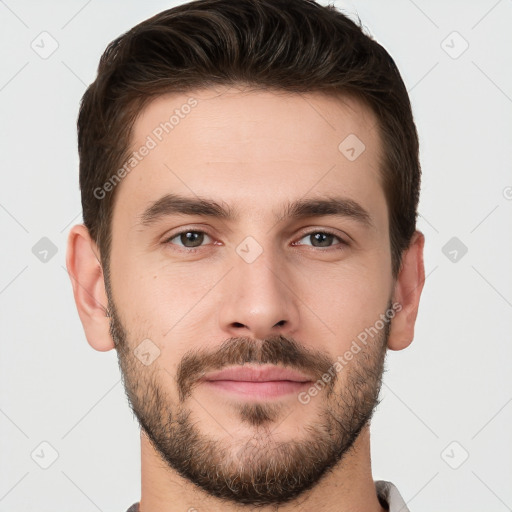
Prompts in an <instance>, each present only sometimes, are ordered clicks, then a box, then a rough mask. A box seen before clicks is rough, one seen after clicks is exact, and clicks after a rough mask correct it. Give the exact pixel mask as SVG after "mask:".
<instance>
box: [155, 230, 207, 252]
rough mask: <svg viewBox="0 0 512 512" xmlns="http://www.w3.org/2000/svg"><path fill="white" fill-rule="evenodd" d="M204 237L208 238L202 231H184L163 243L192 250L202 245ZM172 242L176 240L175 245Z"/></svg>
mask: <svg viewBox="0 0 512 512" xmlns="http://www.w3.org/2000/svg"><path fill="white" fill-rule="evenodd" d="M205 237H207V238H210V237H209V235H208V234H206V233H205V232H204V231H195V230H192V229H188V230H186V231H180V232H179V233H175V234H174V235H172V236H171V237H170V238H168V239H167V240H165V242H164V243H166V244H172V245H178V246H181V247H185V248H186V249H194V248H196V247H200V246H201V245H202V244H203V242H204V240H205ZM173 240H177V243H175V242H173Z"/></svg>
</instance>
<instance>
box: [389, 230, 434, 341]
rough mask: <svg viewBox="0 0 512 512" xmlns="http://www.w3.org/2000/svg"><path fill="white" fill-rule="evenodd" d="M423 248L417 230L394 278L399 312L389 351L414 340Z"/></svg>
mask: <svg viewBox="0 0 512 512" xmlns="http://www.w3.org/2000/svg"><path fill="white" fill-rule="evenodd" d="M424 245H425V237H424V236H423V233H421V232H420V231H416V232H415V233H414V235H413V237H412V239H411V243H410V245H409V247H408V248H407V249H406V250H405V251H404V252H403V254H402V266H401V269H400V272H399V274H398V276H397V279H396V283H395V289H394V293H393V301H392V302H393V303H399V304H400V305H401V309H400V311H399V312H398V313H397V314H396V315H395V317H394V318H393V320H392V322H391V330H390V335H389V340H388V348H390V349H391V350H402V349H404V348H406V347H408V346H409V345H410V344H411V343H412V340H413V338H414V325H415V323H416V317H417V315H418V308H419V302H420V296H421V292H422V290H423V284H424V282H425V267H424V263H423V247H424Z"/></svg>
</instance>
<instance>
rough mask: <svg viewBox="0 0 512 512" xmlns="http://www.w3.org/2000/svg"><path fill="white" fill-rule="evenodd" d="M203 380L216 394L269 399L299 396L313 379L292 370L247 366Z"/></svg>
mask: <svg viewBox="0 0 512 512" xmlns="http://www.w3.org/2000/svg"><path fill="white" fill-rule="evenodd" d="M201 381H202V382H203V383H204V384H206V385H208V386H209V387H212V388H213V389H215V390H216V391H221V392H227V393H231V394H235V395H238V396H242V397H245V398H257V399H258V398H259V399H269V398H276V397H280V396H284V395H289V394H291V393H299V392H300V391H301V390H303V389H305V388H306V387H308V386H309V385H310V384H311V382H313V379H312V377H311V376H309V375H306V374H304V373H301V372H299V371H297V370H293V369H291V368H284V367H279V366H275V365H257V366H248V365H243V366H232V367H229V368H224V369H223V370H220V371H216V372H210V373H207V374H205V375H204V376H203V377H202V378H201Z"/></svg>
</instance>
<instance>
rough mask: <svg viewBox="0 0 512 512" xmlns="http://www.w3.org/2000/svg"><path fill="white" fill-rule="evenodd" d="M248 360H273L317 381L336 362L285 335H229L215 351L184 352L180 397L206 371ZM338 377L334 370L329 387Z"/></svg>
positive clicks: (327, 384)
mask: <svg viewBox="0 0 512 512" xmlns="http://www.w3.org/2000/svg"><path fill="white" fill-rule="evenodd" d="M246 363H255V364H274V365H281V366H284V367H288V368H292V369H295V370H302V371H306V372H308V373H310V374H312V375H314V376H315V377H318V378H317V379H315V381H316V380H321V379H322V376H323V375H324V374H326V373H328V372H329V370H330V369H331V368H332V367H333V365H334V361H333V360H331V358H330V357H329V356H328V355H326V354H325V353H323V352H320V351H317V350H311V349H307V348H305V347H304V346H302V345H300V344H299V343H298V342H297V341H296V340H294V339H293V338H287V337H284V336H282V335H275V336H269V337H267V338H265V339H264V340H262V341H258V340H254V339H251V338H247V337H240V338H230V339H228V340H226V341H224V342H223V343H222V345H221V346H220V347H219V348H218V349H217V350H215V351H214V352H212V351H209V350H207V349H197V350H192V351H189V352H187V353H186V354H185V355H184V356H183V358H182V359H181V361H180V364H179V365H178V369H177V372H176V381H177V386H178V391H179V396H180V401H181V402H183V401H184V400H185V399H186V398H187V397H188V396H189V395H190V393H191V392H192V389H193V387H194V386H195V385H196V384H197V382H198V381H199V380H200V379H201V377H202V376H203V375H204V374H205V373H206V372H208V371H214V370H221V369H222V368H224V367H225V366H232V365H243V364H246ZM337 377H338V375H337V372H334V374H333V375H331V379H330V380H329V382H327V383H326V387H327V388H330V390H332V388H333V387H334V385H335V382H336V380H337Z"/></svg>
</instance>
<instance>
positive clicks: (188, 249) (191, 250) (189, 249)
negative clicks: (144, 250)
mask: <svg viewBox="0 0 512 512" xmlns="http://www.w3.org/2000/svg"><path fill="white" fill-rule="evenodd" d="M185 233H202V234H205V235H206V236H209V237H210V238H213V237H212V236H211V235H209V234H208V232H206V231H202V230H199V229H184V230H182V231H179V232H177V233H174V234H172V235H171V236H170V237H168V238H166V239H165V240H164V242H163V243H164V244H165V245H176V246H177V247H179V250H181V251H185V252H187V253H195V252H197V251H198V250H200V249H202V248H204V245H201V246H199V247H184V246H180V245H177V244H171V240H174V239H175V238H176V237H179V236H180V235H184V234H185ZM318 233H321V234H324V235H332V236H333V237H334V238H337V239H338V240H339V242H340V243H339V244H337V245H338V246H342V247H337V246H336V245H335V246H331V247H313V246H311V247H312V248H313V249H321V250H323V251H327V250H330V249H332V250H336V249H338V250H339V249H343V248H344V247H346V246H348V245H349V244H348V243H347V242H346V241H345V240H343V239H342V238H341V237H340V236H338V235H337V234H336V233H334V232H333V231H330V230H328V229H316V230H311V231H308V232H306V233H303V234H302V235H301V237H300V238H299V240H302V239H303V238H305V237H307V236H311V235H314V234H318ZM294 244H295V242H294ZM298 245H304V244H298Z"/></svg>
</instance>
